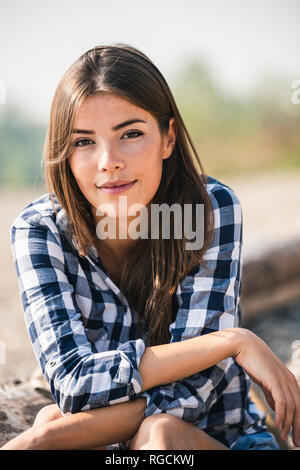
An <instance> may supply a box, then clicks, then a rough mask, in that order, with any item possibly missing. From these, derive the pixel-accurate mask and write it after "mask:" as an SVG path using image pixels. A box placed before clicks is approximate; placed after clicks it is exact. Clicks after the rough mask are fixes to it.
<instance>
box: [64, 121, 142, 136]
mask: <svg viewBox="0 0 300 470" xmlns="http://www.w3.org/2000/svg"><path fill="white" fill-rule="evenodd" d="M135 122H144V123H145V124H147V123H146V121H143V119H129V120H128V121H124V122H121V123H120V124H117V125H116V126H113V127H112V130H113V131H117V130H119V129H121V128H122V127H126V126H129V125H130V124H133V123H135ZM72 133H73V134H95V131H90V130H86V129H73V130H72Z"/></svg>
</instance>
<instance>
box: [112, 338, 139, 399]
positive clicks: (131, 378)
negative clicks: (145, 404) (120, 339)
mask: <svg viewBox="0 0 300 470" xmlns="http://www.w3.org/2000/svg"><path fill="white" fill-rule="evenodd" d="M144 351H145V343H144V341H143V340H142V339H137V340H134V341H127V342H126V343H124V344H121V346H119V347H118V352H119V353H120V356H121V360H120V363H119V364H118V366H117V367H116V369H115V370H116V373H115V375H114V376H113V377H112V380H113V382H115V383H118V384H132V391H131V392H130V396H131V397H135V396H136V395H137V394H138V393H139V392H140V391H141V390H142V386H143V380H142V377H141V374H140V373H139V371H138V367H139V365H140V361H141V357H142V355H143V354H144Z"/></svg>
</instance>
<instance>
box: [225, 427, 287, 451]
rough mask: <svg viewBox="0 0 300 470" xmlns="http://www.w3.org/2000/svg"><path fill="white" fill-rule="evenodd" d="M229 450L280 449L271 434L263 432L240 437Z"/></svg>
mask: <svg viewBox="0 0 300 470" xmlns="http://www.w3.org/2000/svg"><path fill="white" fill-rule="evenodd" d="M231 450H280V447H279V445H278V442H277V441H276V439H275V437H274V436H273V434H272V433H270V432H267V431H264V432H255V433H252V434H244V435H242V436H240V437H239V438H238V440H237V441H236V442H235V443H234V445H233V446H232V447H231Z"/></svg>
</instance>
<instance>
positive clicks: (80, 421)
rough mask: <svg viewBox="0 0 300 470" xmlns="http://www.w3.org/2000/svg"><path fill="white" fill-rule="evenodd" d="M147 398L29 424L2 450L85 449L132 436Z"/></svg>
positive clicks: (136, 428)
mask: <svg viewBox="0 0 300 470" xmlns="http://www.w3.org/2000/svg"><path fill="white" fill-rule="evenodd" d="M145 408H146V399H145V398H138V399H137V400H134V401H130V402H125V403H118V404H117V405H112V406H107V407H103V408H96V409H93V410H89V411H83V412H80V413H75V414H70V415H67V416H64V417H62V418H59V419H56V420H54V421H51V422H49V423H46V424H43V425H41V426H39V427H37V428H31V429H29V430H27V431H25V432H24V433H22V434H20V435H19V436H17V437H16V438H14V439H13V440H11V441H9V442H8V443H7V444H5V445H4V446H3V447H2V448H1V450H14V449H15V450H17V449H19V450H29V449H38V450H48V449H49V450H54V449H55V450H61V449H65V450H72V449H73V450H74V449H77V450H84V449H92V448H94V447H99V446H105V445H108V444H114V443H117V442H125V441H127V440H128V439H131V438H132V436H133V435H134V434H135V433H136V432H137V430H138V428H139V426H140V424H141V422H142V421H143V419H144V410H145Z"/></svg>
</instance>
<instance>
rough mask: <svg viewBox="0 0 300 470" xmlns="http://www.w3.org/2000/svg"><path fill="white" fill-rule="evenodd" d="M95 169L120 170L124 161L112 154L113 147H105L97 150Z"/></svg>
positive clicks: (102, 170) (105, 170)
mask: <svg viewBox="0 0 300 470" xmlns="http://www.w3.org/2000/svg"><path fill="white" fill-rule="evenodd" d="M97 167H98V168H97V169H98V171H100V172H107V171H115V170H120V169H122V168H123V167H124V162H123V161H122V159H121V158H120V157H118V156H117V155H115V154H114V151H113V149H105V150H102V151H100V152H99V154H98V161H97Z"/></svg>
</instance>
